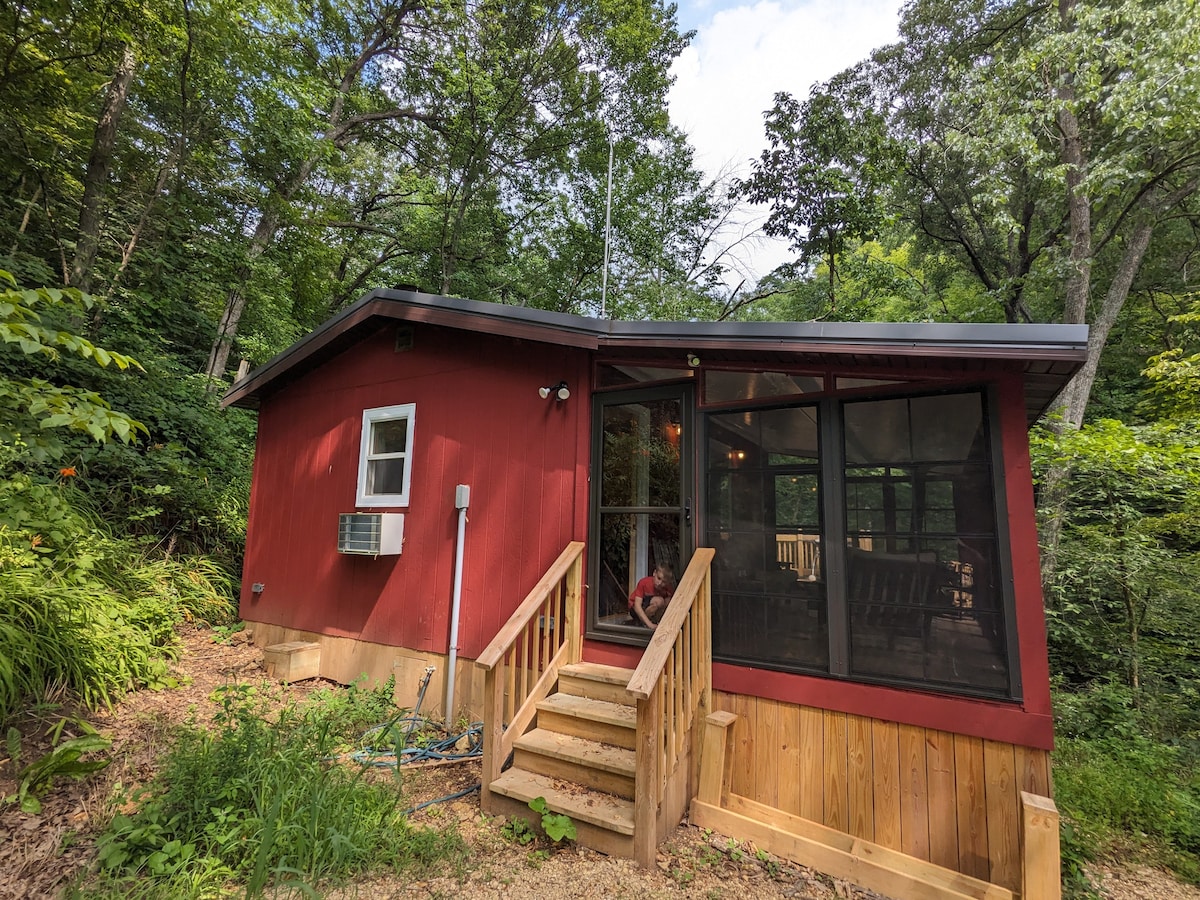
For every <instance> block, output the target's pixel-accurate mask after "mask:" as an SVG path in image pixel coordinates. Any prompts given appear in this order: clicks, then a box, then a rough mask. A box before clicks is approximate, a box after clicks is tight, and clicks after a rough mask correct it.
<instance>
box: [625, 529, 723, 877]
mask: <svg viewBox="0 0 1200 900" xmlns="http://www.w3.org/2000/svg"><path fill="white" fill-rule="evenodd" d="M714 555H715V551H714V550H713V549H712V548H711V547H701V548H699V549H697V550H696V552H695V553H693V554H692V559H691V562H689V563H688V567H687V571H686V572H684V573H683V579H682V580H681V581H680V582H679V587H678V588H677V589H676V591H675V595H674V597H672V598H671V602H670V603H669V604H668V605H667V611H666V613H664V614H663V617H662V620H661V621H660V622H659V623H658V627H657V628H655V629H654V635H653V636H652V637H651V638H650V644H649V645H648V646H647V647H646V652H645V653H643V654H642V661H641V663H639V664H638V667H637V669H636V670H635V671H634V673H633V677H632V678H630V679H629V685H628V687H627V688H626V690H627V691H628V693H629V694H630V695H631V696H632V697H633V698H634V700H635V702H636V704H637V737H636V739H635V751H634V752H635V762H634V769H635V771H636V772H637V779H638V785H637V791H636V794H635V796H634V801H633V842H634V847H633V853H634V857H635V858H636V859H637V861H638V864H639V865H641V866H642V867H644V868H653V867H654V861H655V855H656V848H657V847H658V838H659V835H660V834H665V833H666V830H667V829H668V828H674V827H675V825H677V824H679V819H680V817H681V816H682V815H683V813H684V811H685V810H686V808H687V804H688V802H690V800H691V797H690V796H688V794H689V792H690V790H691V789H692V786H694V785H695V782H696V774H697V773H696V772H695V763H696V759H697V756H696V750H695V744H696V741H695V732H696V728H697V725H698V724H699V722H700V721H702V720H703V718H704V716H706V715H707V714H708V707H709V704H710V702H711V700H710V694H711V692H712V620H711V614H712V593H711V589H710V582H709V579H710V578H711V566H712V560H713V556H714ZM668 785H670V786H671V787H670V788H668Z"/></svg>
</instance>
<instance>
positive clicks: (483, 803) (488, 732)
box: [479, 663, 504, 813]
mask: <svg viewBox="0 0 1200 900" xmlns="http://www.w3.org/2000/svg"><path fill="white" fill-rule="evenodd" d="M501 666H503V663H501V664H500V665H499V666H494V667H493V668H491V669H488V670H487V672H485V673H484V676H483V771H482V772H481V773H480V781H479V783H480V789H479V806H480V808H481V809H482V810H483V811H484V812H486V813H491V812H493V810H492V791H491V784H492V782H493V781H495V780H496V777H497V776H498V775H499V774H500V767H501V766H502V765H504V760H502V759H500V758H499V753H500V736H501V733H502V732H503V730H504V687H503V683H504V682H503V681H502V680H501V679H500V677H499V670H500V668H501Z"/></svg>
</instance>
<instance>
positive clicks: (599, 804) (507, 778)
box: [492, 768, 633, 835]
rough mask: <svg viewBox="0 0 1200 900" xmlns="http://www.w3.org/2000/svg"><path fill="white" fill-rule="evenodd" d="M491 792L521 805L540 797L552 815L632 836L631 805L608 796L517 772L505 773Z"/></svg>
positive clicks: (531, 774)
mask: <svg viewBox="0 0 1200 900" xmlns="http://www.w3.org/2000/svg"><path fill="white" fill-rule="evenodd" d="M492 790H493V791H494V792H495V793H497V794H502V795H504V796H505V797H511V798H513V799H514V800H520V801H521V802H522V803H528V802H529V801H530V800H533V799H534V798H535V797H544V798H545V800H546V806H547V807H548V808H550V809H551V810H553V811H554V812H556V813H562V814H563V815H567V816H570V817H571V818H572V819H575V820H577V821H579V822H587V823H588V824H590V825H596V826H598V827H600V828H604V829H606V830H608V831H615V832H617V833H618V834H630V835H631V834H633V803H632V802H631V801H629V800H622V799H621V798H619V797H614V796H612V795H611V794H601V793H600V792H598V791H589V790H587V789H586V788H581V787H579V786H578V785H571V784H566V783H564V782H562V781H559V780H557V779H555V778H548V777H547V776H545V775H539V774H537V773H536V772H526V771H525V770H523V769H517V768H512V769H509V770H508V771H507V772H505V773H504V774H503V775H501V776H500V777H499V778H497V779H496V780H495V781H493V782H492Z"/></svg>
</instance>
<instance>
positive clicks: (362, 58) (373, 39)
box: [204, 0, 429, 391]
mask: <svg viewBox="0 0 1200 900" xmlns="http://www.w3.org/2000/svg"><path fill="white" fill-rule="evenodd" d="M419 6H420V3H419V2H412V3H410V2H408V0H402V2H399V3H396V4H393V5H390V6H388V7H387V10H386V14H384V15H382V16H381V17H380V18H378V19H377V20H376V22H375V31H374V32H373V33H370V34H367V35H364V38H363V46H362V49H361V50H360V51H359V53H358V55H357V56H356V57H355V59H354V60H353V62H351V64H350V65H349V66H348V67H347V68H346V71H345V73H344V74H343V75H342V78H341V81H340V82H339V83H338V84H337V86H336V87H335V88H334V89H333V97H332V99H331V101H330V108H329V118H328V122H327V123H326V126H325V131H324V133H323V134H322V135H321V139H320V140H321V143H322V144H329V145H332V146H333V147H335V148H337V149H338V150H343V149H345V147H346V146H347V145H348V144H349V143H350V141H351V140H352V138H353V134H354V130H355V129H356V128H357V127H359V126H361V125H364V124H366V123H369V122H381V121H390V120H395V119H414V120H417V121H429V117H428V116H427V115H424V114H422V113H421V112H419V111H417V110H415V109H410V108H401V107H393V108H391V109H387V110H380V111H378V112H369V113H363V114H361V115H358V116H353V115H352V116H345V115H344V114H345V110H346V101H347V100H348V99H349V97H350V92H351V91H352V90H353V89H354V86H355V85H356V84H357V83H358V80H359V77H360V76H361V75H362V71H363V69H364V68H365V67H366V66H367V64H368V63H370V61H371V60H372V59H374V58H375V57H376V56H379V55H381V54H383V55H388V54H389V53H390V50H391V48H390V45H389V43H388V42H389V41H390V40H391V39H392V38H393V37H394V36H395V35H396V34H397V32H398V30H399V28H400V26H401V24H402V23H403V21H404V20H405V19H406V18H407V17H408V16H409V15H410V14H411V13H413V12H414V11H415V10H416V9H418V8H419ZM322 155H323V151H322V150H321V149H317V150H315V151H314V152H313V153H311V154H309V156H308V157H307V158H306V159H304V160H303V161H302V162H301V163H300V165H299V166H298V167H297V168H296V170H295V171H294V172H293V173H292V174H291V175H290V176H288V178H287V180H286V181H285V182H284V184H283V185H282V186H281V187H279V188H276V189H273V190H272V191H271V193H270V196H269V198H268V200H267V204H266V207H267V208H266V209H265V210H264V211H263V215H262V218H261V219H259V221H258V226H257V227H256V228H255V229H254V236H253V237H252V238H251V240H250V246H249V247H248V248H247V251H246V259H245V262H244V264H243V265H242V266H241V267H240V268H239V271H238V273H237V277H236V278H235V282H234V284H233V285H232V286H231V287H230V289H229V293H228V294H226V296H225V310H224V312H223V313H222V314H221V321H220V322H219V323H218V325H217V336H216V338H215V339H214V340H213V344H212V349H211V350H210V352H209V354H208V364H207V365H206V366H205V367H204V374H205V376H206V377H207V381H208V389H209V390H210V391H215V390H216V389H217V386H218V384H219V383H220V380H221V378H222V376H223V375H224V374H225V367H226V365H228V363H229V353H230V351H231V350H232V348H233V342H234V339H235V338H236V337H237V333H238V325H239V323H240V322H241V319H242V313H243V312H245V310H246V302H247V300H248V297H247V294H246V288H247V283H248V281H249V279H250V274H251V270H252V266H253V263H254V262H255V260H257V259H258V258H259V257H260V256H262V255H263V253H265V252H266V250H267V248H268V247H270V246H271V244H272V243H273V242H274V240H275V232H276V231H277V230H278V228H279V222H280V216H281V211H282V209H283V207H285V206H287V204H288V203H290V202H291V199H292V197H294V196H295V195H296V193H297V192H298V191H299V190H300V189H301V188H302V187H304V185H305V184H306V183H307V182H308V179H309V176H310V175H311V174H312V171H313V169H314V168H316V165H317V163H318V162H319V161H320V158H321V156H322Z"/></svg>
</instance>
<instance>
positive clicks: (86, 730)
mask: <svg viewBox="0 0 1200 900" xmlns="http://www.w3.org/2000/svg"><path fill="white" fill-rule="evenodd" d="M65 722H66V720H65V719H64V720H62V721H60V722H59V725H58V728H57V729H56V730H55V734H54V740H53V747H52V749H51V750H50V752H49V753H46V754H45V755H44V756H42V758H41V759H37V760H34V761H33V762H32V763H30V764H29V765H28V766H26V767H25V768H23V769H21V770H20V771H19V772H18V773H17V792H16V793H15V794H13V795H11V796H9V797H5V798H4V799H5V801H6V802H8V803H17V804H19V805H20V807H21V811H22V812H25V813H29V814H31V815H37V814H38V813H40V812H41V811H42V804H41V802H40V801H39V800H38V799H37V795H38V794H41V793H44V792H45V791H46V790H48V789H49V788H50V786H51V784H52V783H53V781H54V779H56V778H84V777H86V776H88V775H91V774H92V773H93V772H99V771H100V770H101V769H104V768H106V767H107V766H108V764H109V763H111V762H112V760H111V759H86V760H85V759H83V758H82V757H83V756H84V755H85V754H88V753H102V752H104V751H105V750H107V749H108V748H109V747H110V746H112V741H110V740H108V739H107V738H104V737H101V736H100V735H99V734H98V733H97V732H96V730H95V729H94V728H92V727H91V726H90V725H88V724H87V723H86V722H83V721H81V720H79V719H75V720H73V724H74V725H75V726H76V727H77V728H79V730H81V731H82V732H83V733H82V734H80V735H78V736H76V737H70V738H67V739H66V740H62V727H63V725H64V724H65ZM13 758H14V760H15V758H16V755H15V754H14V755H13Z"/></svg>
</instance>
